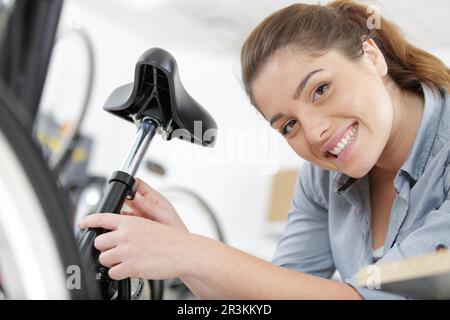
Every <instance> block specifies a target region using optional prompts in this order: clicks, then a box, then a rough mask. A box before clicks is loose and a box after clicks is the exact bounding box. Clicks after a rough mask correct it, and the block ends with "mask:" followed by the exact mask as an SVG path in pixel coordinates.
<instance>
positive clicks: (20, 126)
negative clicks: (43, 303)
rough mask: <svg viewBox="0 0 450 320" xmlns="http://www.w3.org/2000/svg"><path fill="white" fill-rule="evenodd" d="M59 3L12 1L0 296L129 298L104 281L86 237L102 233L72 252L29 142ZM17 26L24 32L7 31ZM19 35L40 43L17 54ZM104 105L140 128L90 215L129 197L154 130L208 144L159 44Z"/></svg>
mask: <svg viewBox="0 0 450 320" xmlns="http://www.w3.org/2000/svg"><path fill="white" fill-rule="evenodd" d="M61 7H62V1H61V0H51V1H47V2H45V3H44V2H39V1H32V0H31V1H30V0H22V1H17V4H15V7H14V10H13V14H12V17H13V19H11V20H10V21H9V26H10V28H9V29H8V30H9V32H8V33H7V36H6V37H5V39H6V40H5V42H4V43H7V44H8V46H6V47H7V48H11V50H10V51H8V52H6V54H5V52H2V56H1V57H0V65H1V66H2V69H1V75H2V78H3V79H4V82H5V84H6V85H7V86H8V88H6V87H5V86H4V85H3V84H2V83H0V150H2V157H3V158H2V166H1V167H0V191H1V192H2V195H4V196H6V199H7V201H4V202H3V203H2V206H1V207H0V237H3V240H4V239H6V240H5V241H2V243H4V244H6V246H7V249H9V250H1V251H0V271H1V274H0V281H1V282H0V285H1V288H2V289H3V290H4V293H5V296H6V297H7V298H39V299H55V298H57V299H61V298H72V299H113V298H116V299H130V298H132V296H131V290H130V280H129V279H126V280H122V281H118V282H116V281H113V280H111V279H109V277H108V276H107V270H106V269H105V268H103V267H102V266H101V265H100V264H99V263H98V259H97V258H98V252H97V251H96V250H95V248H94V246H93V241H94V239H95V237H96V236H97V235H98V234H100V233H102V232H104V230H98V229H94V230H87V231H86V232H84V233H83V235H82V236H81V237H80V241H79V243H78V245H79V246H77V243H76V242H75V237H74V236H73V232H72V231H71V226H70V222H69V219H70V214H69V213H68V206H67V204H68V203H69V200H68V199H67V198H66V197H65V195H64V194H63V193H61V192H60V189H59V188H58V185H57V183H56V180H55V176H54V175H53V174H52V173H51V172H50V171H49V170H48V167H47V165H46V163H45V161H44V159H43V157H42V154H41V153H40V150H39V149H38V148H37V146H36V144H35V143H34V141H33V140H32V138H31V132H32V128H33V123H34V120H35V117H36V112H37V109H38V105H39V100H40V96H41V94H42V87H43V84H44V82H45V76H46V72H47V66H48V61H49V59H50V55H51V51H52V48H53V41H54V37H55V33H56V27H57V22H58V19H59V15H60V12H61ZM25 20H26V21H27V24H24V25H25V26H26V27H25V28H23V29H20V30H19V31H18V30H14V29H13V28H11V26H14V25H17V24H18V23H19V24H20V21H25ZM11 30H13V32H11ZM17 32H21V33H23V34H21V35H20V36H18V34H17ZM18 39H21V40H23V41H24V42H25V43H27V41H28V40H29V41H30V42H33V43H35V42H36V41H38V42H37V43H38V44H39V45H38V46H35V47H34V48H33V50H31V49H30V50H29V51H28V50H27V48H28V47H27V46H24V48H23V49H24V50H20V48H21V47H20V46H18V45H17V41H18ZM10 44H12V45H10ZM3 45H4V46H5V44H3ZM17 50H20V51H17ZM24 61H26V62H27V63H24ZM18 79H22V81H18ZM104 109H106V110H107V111H109V112H111V113H113V114H116V115H118V116H119V117H121V118H123V119H125V120H127V121H130V122H132V123H135V124H136V126H137V127H138V131H137V134H136V140H135V142H134V144H133V146H132V148H131V150H130V152H129V154H128V156H127V158H126V160H125V162H124V164H123V166H122V168H121V170H119V171H116V172H114V173H113V175H112V177H111V179H110V180H109V182H108V187H107V190H106V192H105V195H104V197H103V199H102V201H101V204H100V206H99V208H98V210H96V211H98V212H105V211H106V212H116V213H118V212H119V210H120V208H121V206H122V205H123V203H124V200H125V198H126V197H133V194H134V192H135V188H134V174H135V173H136V170H137V168H138V167H139V165H140V162H141V161H142V157H143V155H144V153H145V151H146V150H147V148H148V146H149V144H150V142H151V141H152V139H153V138H154V136H155V135H156V134H161V135H162V136H163V139H165V140H170V139H172V138H174V137H177V138H180V139H182V140H186V141H189V142H191V143H195V144H199V145H202V146H207V147H211V146H213V145H214V142H215V135H216V130H217V125H216V123H215V121H214V119H213V118H212V117H211V116H210V115H209V113H208V112H207V111H206V110H205V109H203V108H202V107H201V106H200V105H199V104H198V103H197V102H196V101H195V100H194V99H192V98H191V97H190V96H189V94H188V93H187V92H186V91H185V89H184V88H183V86H182V84H181V81H180V79H179V75H178V71H177V66H176V62H175V59H174V58H173V57H172V56H171V55H170V54H169V53H168V52H167V51H165V50H162V49H159V48H154V49H151V50H148V51H146V52H145V53H144V54H143V55H142V56H141V58H140V60H139V61H138V63H137V65H136V69H135V81H134V83H131V84H128V85H125V86H122V87H119V88H118V89H116V90H115V91H114V92H113V93H112V94H111V96H110V98H109V99H108V100H107V103H106V105H105V107H104ZM195 121H200V123H201V124H202V127H201V130H200V131H198V130H194V128H195V126H194V122H195ZM210 130H212V131H214V133H213V134H211V131H210ZM205 136H208V139H204V137H205ZM18 195H20V196H18ZM27 206H28V207H27ZM11 212H13V213H15V214H10V213H11ZM12 226H13V227H12ZM12 230H14V231H12ZM30 266H31V267H30ZM72 267H76V268H78V272H81V273H80V274H81V277H79V278H78V281H77V282H76V284H75V288H71V287H70V286H68V282H67V281H68V280H69V279H68V277H67V276H68V275H67V272H68V270H73V268H72ZM76 268H75V270H76ZM69 278H70V277H69Z"/></svg>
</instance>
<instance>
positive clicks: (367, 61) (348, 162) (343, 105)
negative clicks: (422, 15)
mask: <svg viewBox="0 0 450 320" xmlns="http://www.w3.org/2000/svg"><path fill="white" fill-rule="evenodd" d="M363 47H364V50H365V53H364V55H363V57H362V58H361V59H360V60H350V59H348V58H346V57H345V56H344V55H342V54H341V53H340V52H338V51H337V50H331V51H329V52H328V53H326V54H323V55H315V56H313V55H311V54H306V53H302V52H301V51H300V50H299V49H295V48H285V49H283V50H279V51H278V52H276V53H275V54H274V55H273V56H272V57H271V58H270V59H269V60H268V62H267V63H266V65H265V66H264V67H263V68H262V70H261V72H260V73H259V75H258V76H257V78H256V79H255V80H254V82H253V83H252V87H251V89H252V93H253V96H254V99H255V102H256V105H257V106H258V108H259V109H260V111H261V113H262V114H263V116H264V117H265V118H266V119H267V120H268V121H269V122H270V123H271V126H272V127H273V128H274V129H276V130H277V131H279V132H280V134H282V135H283V136H284V138H285V139H286V140H287V142H288V143H289V145H290V146H291V147H292V149H294V151H295V152H296V153H297V154H298V155H299V156H300V157H302V158H303V159H305V160H308V161H310V162H312V163H314V164H316V165H318V166H320V167H322V168H324V169H327V170H334V171H339V172H344V173H346V174H347V175H349V176H351V177H354V178H360V177H362V176H364V175H366V174H367V173H368V172H369V171H370V169H371V168H372V167H373V166H374V165H375V163H376V162H377V160H378V159H379V158H380V155H381V154H382V152H383V149H384V148H385V146H386V144H387V141H388V139H389V136H390V133H391V129H392V122H393V106H392V101H391V99H390V96H389V94H388V91H387V89H386V86H385V82H384V78H385V76H386V74H387V67H386V63H385V60H384V58H383V55H382V53H381V52H380V51H379V49H378V48H377V47H376V45H375V44H374V42H373V41H372V40H369V41H366V42H365V43H364V44H363Z"/></svg>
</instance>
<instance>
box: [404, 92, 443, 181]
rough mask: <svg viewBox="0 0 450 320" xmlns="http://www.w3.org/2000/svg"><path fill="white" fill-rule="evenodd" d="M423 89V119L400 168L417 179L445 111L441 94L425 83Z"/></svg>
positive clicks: (428, 154)
mask: <svg viewBox="0 0 450 320" xmlns="http://www.w3.org/2000/svg"><path fill="white" fill-rule="evenodd" d="M422 89H423V93H424V99H425V104H424V111H423V116H422V121H421V122H420V126H419V129H418V130H417V134H416V139H415V141H414V144H413V146H412V148H411V151H410V152H409V154H408V156H407V158H406V161H405V162H404V163H403V165H402V166H401V168H400V171H404V172H406V173H408V174H409V176H410V177H411V178H413V179H414V180H415V181H417V179H419V177H420V175H421V174H422V172H423V170H424V168H425V165H426V163H427V160H428V158H429V156H430V152H431V147H432V146H433V142H434V140H435V138H436V134H437V131H438V128H439V124H440V120H441V117H442V111H443V108H442V102H443V100H442V98H441V97H440V95H439V94H438V93H435V92H434V91H433V90H431V89H430V88H429V87H427V86H426V85H425V84H422Z"/></svg>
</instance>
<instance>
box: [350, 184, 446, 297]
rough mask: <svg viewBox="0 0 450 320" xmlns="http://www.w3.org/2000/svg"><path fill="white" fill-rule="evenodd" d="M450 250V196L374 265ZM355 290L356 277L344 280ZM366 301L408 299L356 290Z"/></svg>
mask: <svg viewBox="0 0 450 320" xmlns="http://www.w3.org/2000/svg"><path fill="white" fill-rule="evenodd" d="M442 245H444V246H446V247H447V248H450V196H449V194H448V193H447V199H446V200H445V201H444V202H443V203H442V205H441V206H440V207H439V208H438V209H436V210H432V211H430V212H429V213H428V214H427V215H426V217H425V219H424V221H423V223H422V224H421V225H420V226H419V227H416V228H415V229H414V230H413V231H411V232H410V233H408V235H407V236H405V237H404V238H403V239H400V241H399V242H397V243H395V244H394V245H393V246H392V248H390V249H389V251H387V252H386V254H385V255H384V256H383V258H381V259H380V260H378V261H377V263H376V264H380V263H384V262H389V261H397V260H401V259H406V258H411V257H414V256H418V255H424V254H429V253H432V252H435V251H436V248H437V247H438V246H442ZM345 281H346V282H347V283H349V284H350V285H352V286H353V287H355V288H356V283H357V277H356V275H354V276H353V277H352V278H350V279H346V280H345ZM356 289H357V290H358V291H359V293H360V294H361V295H362V296H363V297H364V298H366V299H402V298H403V299H405V298H408V297H404V296H400V295H396V294H392V293H388V292H385V291H382V290H380V289H367V288H356Z"/></svg>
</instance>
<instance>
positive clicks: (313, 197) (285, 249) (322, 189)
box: [272, 161, 335, 278]
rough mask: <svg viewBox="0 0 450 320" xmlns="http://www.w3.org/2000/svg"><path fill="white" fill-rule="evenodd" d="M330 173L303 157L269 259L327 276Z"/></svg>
mask: <svg viewBox="0 0 450 320" xmlns="http://www.w3.org/2000/svg"><path fill="white" fill-rule="evenodd" d="M328 184H329V174H328V173H327V172H325V171H324V170H322V169H320V168H318V167H315V166H314V165H312V164H311V163H309V162H307V161H305V162H304V164H303V165H302V168H301V170H300V173H299V175H298V177H297V180H296V186H295V190H294V193H293V196H292V201H291V209H290V210H289V212H288V222H287V226H286V228H285V231H284V233H283V235H282V237H281V239H280V241H279V242H278V246H277V250H276V252H275V255H274V258H273V260H272V262H273V263H274V264H276V265H279V266H281V267H285V268H289V269H294V270H297V271H301V272H305V273H308V274H311V275H315V276H319V277H323V278H330V277H331V276H332V275H333V273H334V271H335V266H334V262H333V257H332V253H331V246H330V239H329V233H328V204H327V202H328V201H327V196H326V195H327V194H328V190H329V189H328Z"/></svg>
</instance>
